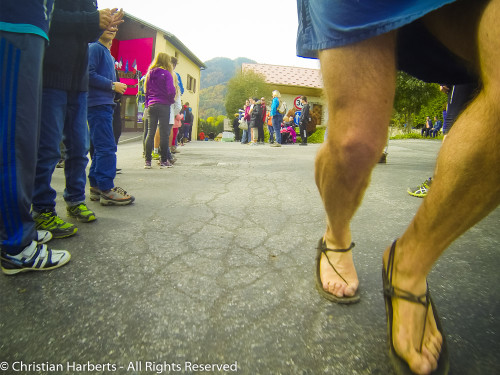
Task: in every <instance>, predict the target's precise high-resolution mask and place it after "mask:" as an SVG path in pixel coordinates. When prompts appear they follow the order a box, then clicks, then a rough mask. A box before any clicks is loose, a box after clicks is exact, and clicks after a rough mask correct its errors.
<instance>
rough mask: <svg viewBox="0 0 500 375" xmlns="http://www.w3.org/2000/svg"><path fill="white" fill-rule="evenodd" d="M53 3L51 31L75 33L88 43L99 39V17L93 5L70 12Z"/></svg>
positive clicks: (55, 32) (100, 31)
mask: <svg viewBox="0 0 500 375" xmlns="http://www.w3.org/2000/svg"><path fill="white" fill-rule="evenodd" d="M55 4H56V5H55V6H54V13H53V16H52V21H51V24H50V32H51V33H54V34H67V33H71V34H76V35H78V36H79V37H80V38H82V39H84V40H85V41H86V42H88V43H90V42H93V41H96V40H97V39H99V36H100V35H101V33H102V30H101V28H100V18H101V17H100V12H99V11H98V10H97V8H95V6H93V5H92V6H90V5H89V6H88V7H87V9H85V11H76V12H70V11H66V10H63V9H60V8H59V7H58V6H57V2H56V3H55ZM110 19H111V17H110Z"/></svg>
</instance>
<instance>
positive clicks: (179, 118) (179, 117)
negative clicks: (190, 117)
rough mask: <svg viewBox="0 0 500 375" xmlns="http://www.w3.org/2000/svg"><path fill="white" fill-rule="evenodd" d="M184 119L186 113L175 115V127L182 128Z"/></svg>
mask: <svg viewBox="0 0 500 375" xmlns="http://www.w3.org/2000/svg"><path fill="white" fill-rule="evenodd" d="M182 120H184V115H183V114H182V113H181V114H178V115H175V120H174V128H180V127H181V126H182Z"/></svg>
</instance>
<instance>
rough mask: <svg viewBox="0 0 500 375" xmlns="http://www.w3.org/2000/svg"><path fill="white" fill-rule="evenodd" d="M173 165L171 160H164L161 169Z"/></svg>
mask: <svg viewBox="0 0 500 375" xmlns="http://www.w3.org/2000/svg"><path fill="white" fill-rule="evenodd" d="M172 167H173V164H172V163H171V162H169V161H168V160H166V161H162V162H161V163H160V169H164V168H172Z"/></svg>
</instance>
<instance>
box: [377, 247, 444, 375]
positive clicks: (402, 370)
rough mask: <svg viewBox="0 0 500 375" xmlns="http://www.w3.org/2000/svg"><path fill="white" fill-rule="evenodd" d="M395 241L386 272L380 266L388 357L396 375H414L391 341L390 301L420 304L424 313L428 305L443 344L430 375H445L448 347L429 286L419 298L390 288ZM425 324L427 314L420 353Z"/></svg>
mask: <svg viewBox="0 0 500 375" xmlns="http://www.w3.org/2000/svg"><path fill="white" fill-rule="evenodd" d="M396 241H397V240H396ZM396 241H394V242H393V243H392V246H391V250H390V252H389V260H388V262H387V271H386V270H385V268H384V265H383V264H382V281H383V286H384V300H385V312H386V318H387V335H388V336H389V356H390V358H391V362H392V366H393V368H394V370H395V371H396V373H397V374H405V375H406V374H408V375H411V374H414V373H413V372H412V371H411V370H410V367H409V366H408V363H406V361H405V360H404V359H403V358H401V357H400V356H399V355H398V354H397V353H396V349H395V348H394V343H393V341H392V323H393V310H392V299H393V298H401V299H404V300H405V301H409V302H413V303H417V304H420V305H422V306H424V307H425V309H426V311H427V312H428V311H429V305H430V306H431V308H432V313H433V314H434V320H435V321H436V326H437V329H438V330H439V332H440V333H441V336H442V337H443V344H442V346H441V353H440V355H439V360H438V367H437V369H436V370H435V371H433V372H432V373H431V374H432V375H438V374H440V375H441V374H442V375H446V374H448V371H449V369H450V361H449V358H448V346H447V344H446V339H445V336H444V333H443V326H442V325H441V321H440V320H439V316H438V313H437V310H436V306H435V305H434V302H433V301H432V298H431V293H430V291H429V286H427V290H426V292H425V294H422V295H420V296H416V295H414V294H413V293H410V292H408V291H406V290H402V289H399V288H397V287H394V286H392V272H393V270H394V257H395V255H394V254H395V250H396ZM426 322H427V314H426V315H425V320H424V328H423V330H422V339H421V341H420V351H422V345H423V342H424V332H425V323H426Z"/></svg>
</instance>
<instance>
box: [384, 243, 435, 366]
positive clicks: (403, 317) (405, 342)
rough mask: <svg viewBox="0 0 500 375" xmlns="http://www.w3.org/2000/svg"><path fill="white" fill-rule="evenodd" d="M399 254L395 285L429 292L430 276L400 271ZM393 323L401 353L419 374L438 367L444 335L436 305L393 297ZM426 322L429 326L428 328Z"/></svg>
mask: <svg viewBox="0 0 500 375" xmlns="http://www.w3.org/2000/svg"><path fill="white" fill-rule="evenodd" d="M389 251H390V248H388V249H387V250H386V252H385V253H384V258H383V260H384V267H385V268H384V269H387V262H388V258H389ZM397 255H398V256H396V257H395V270H394V271H393V278H392V285H393V286H394V287H395V288H397V289H398V290H403V291H408V292H410V293H412V294H414V295H416V296H422V295H423V296H425V293H426V290H427V282H426V278H425V277H424V278H420V280H415V279H414V278H412V277H409V276H406V275H405V274H403V273H401V272H398V257H399V261H400V262H401V258H403V257H402V256H401V251H399V252H398V254H397ZM392 308H393V325H392V341H393V345H394V349H395V351H396V353H397V354H398V356H400V357H401V358H402V359H404V360H405V361H406V363H407V364H408V366H409V367H410V369H411V370H412V371H413V372H414V373H415V374H430V373H431V372H432V371H434V370H435V369H436V368H437V365H438V360H439V354H440V352H441V346H442V344H443V337H442V335H441V333H440V332H439V330H438V328H437V325H436V321H435V319H434V314H433V310H432V306H431V305H430V304H429V306H428V307H427V309H426V308H425V306H423V305H421V304H418V303H415V302H410V301H406V300H404V299H401V298H392ZM424 326H425V329H424Z"/></svg>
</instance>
